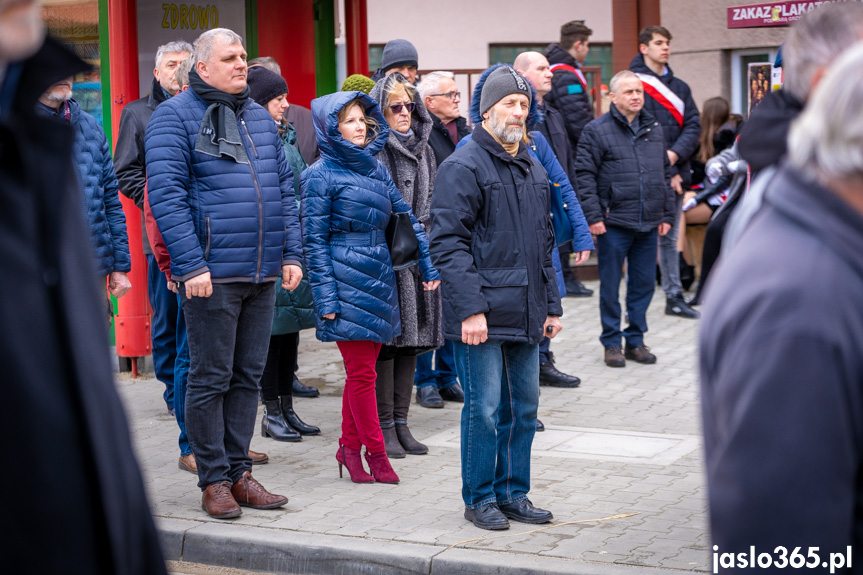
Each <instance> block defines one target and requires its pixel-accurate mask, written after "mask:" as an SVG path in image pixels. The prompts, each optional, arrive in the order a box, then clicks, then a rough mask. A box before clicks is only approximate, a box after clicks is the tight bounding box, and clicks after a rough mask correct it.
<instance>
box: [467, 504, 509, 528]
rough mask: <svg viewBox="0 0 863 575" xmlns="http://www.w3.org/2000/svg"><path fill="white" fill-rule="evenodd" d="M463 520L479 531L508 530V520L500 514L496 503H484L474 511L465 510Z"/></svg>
mask: <svg viewBox="0 0 863 575" xmlns="http://www.w3.org/2000/svg"><path fill="white" fill-rule="evenodd" d="M464 518H465V519H467V520H468V521H470V522H471V523H473V524H474V525H476V526H477V527H479V528H480V529H493V530H498V529H509V520H508V519H507V518H506V515H504V514H503V513H501V512H500V509H498V506H497V503H486V504H485V505H480V506H479V507H477V508H476V509H467V508H465V510H464Z"/></svg>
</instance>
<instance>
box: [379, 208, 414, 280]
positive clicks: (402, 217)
mask: <svg viewBox="0 0 863 575" xmlns="http://www.w3.org/2000/svg"><path fill="white" fill-rule="evenodd" d="M386 238H387V245H388V246H389V248H390V257H391V258H392V260H393V269H394V270H403V269H405V268H409V267H411V266H415V265H416V264H418V263H419V261H420V243H419V240H417V236H416V233H414V226H413V224H412V223H411V215H410V212H393V213H392V214H391V215H390V221H389V223H388V224H387V229H386Z"/></svg>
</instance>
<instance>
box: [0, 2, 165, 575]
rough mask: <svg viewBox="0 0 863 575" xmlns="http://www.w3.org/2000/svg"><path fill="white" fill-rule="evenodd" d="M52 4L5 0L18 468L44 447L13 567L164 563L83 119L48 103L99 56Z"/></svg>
mask: <svg viewBox="0 0 863 575" xmlns="http://www.w3.org/2000/svg"><path fill="white" fill-rule="evenodd" d="M40 11H41V2H38V1H31V2H20V1H10V0H0V205H2V209H0V293H3V294H6V295H7V297H3V298H0V366H2V372H3V403H2V407H0V437H2V438H3V440H2V442H0V453H2V457H3V460H4V461H6V462H9V463H8V464H7V466H6V468H7V469H12V468H14V467H15V466H17V463H15V462H20V461H22V459H23V456H24V455H30V456H28V457H26V464H24V465H23V466H22V469H21V473H20V476H21V483H23V484H25V485H26V490H25V491H22V492H19V493H17V494H16V495H14V496H10V497H7V498H6V500H5V502H4V511H5V512H6V513H7V514H8V516H9V517H10V519H13V520H14V523H15V526H14V528H9V529H7V530H6V531H4V535H3V548H4V549H6V550H7V551H8V552H7V553H5V554H4V558H3V569H4V571H6V572H9V573H42V574H48V575H55V574H57V575H59V574H65V573H69V572H70V571H74V572H78V573H90V574H95V575H102V574H104V575H108V574H117V573H124V574H127V575H137V574H141V575H145V574H146V575H159V574H164V573H166V569H165V563H164V560H163V557H162V551H161V547H160V541H159V536H158V534H157V532H156V526H155V524H154V522H153V517H152V515H151V510H150V508H149V505H148V503H147V495H146V492H145V491H144V482H143V480H142V478H141V471H140V468H139V466H138V462H137V460H136V457H135V455H134V450H133V448H132V441H131V437H130V435H129V427H128V422H127V420H126V416H125V414H124V409H123V405H122V403H121V401H120V397H119V395H118V392H117V387H116V386H115V384H114V380H113V377H112V375H111V365H110V362H109V352H108V333H107V329H106V324H105V315H104V309H105V308H104V306H103V305H101V304H100V301H99V296H98V289H99V288H98V287H97V284H96V280H95V278H96V267H95V265H94V262H93V255H92V249H91V245H90V241H89V237H88V235H89V234H88V231H87V224H86V223H85V221H84V218H83V217H78V214H81V213H82V209H83V207H82V198H81V189H80V186H79V185H78V176H77V174H76V171H77V170H76V166H75V164H74V163H73V160H72V149H73V146H74V139H75V135H74V128H73V127H72V126H70V125H68V124H66V123H65V122H58V121H56V119H52V118H46V117H44V116H41V115H38V114H37V113H36V110H35V106H36V100H37V98H38V97H39V96H40V95H41V94H43V93H44V92H45V91H46V89H47V88H48V87H49V86H50V85H52V84H53V83H55V82H57V81H59V80H61V79H63V78H68V77H69V76H72V75H74V74H78V73H79V72H84V71H85V70H87V69H88V66H87V64H85V63H84V62H82V61H81V60H80V59H78V58H77V57H76V56H75V55H74V54H73V53H72V52H71V51H69V50H68V49H66V48H65V47H63V46H61V45H60V44H59V43H58V42H56V41H55V40H53V39H51V38H45V36H44V27H43V24H42V19H41V18H40Z"/></svg>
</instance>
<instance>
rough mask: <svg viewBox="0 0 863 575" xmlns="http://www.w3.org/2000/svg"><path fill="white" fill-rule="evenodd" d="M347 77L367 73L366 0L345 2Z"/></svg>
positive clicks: (367, 34)
mask: <svg viewBox="0 0 863 575" xmlns="http://www.w3.org/2000/svg"><path fill="white" fill-rule="evenodd" d="M345 38H346V40H345V42H346V44H347V68H348V76H350V75H351V74H363V75H366V74H368V73H369V26H368V17H367V14H366V0H345Z"/></svg>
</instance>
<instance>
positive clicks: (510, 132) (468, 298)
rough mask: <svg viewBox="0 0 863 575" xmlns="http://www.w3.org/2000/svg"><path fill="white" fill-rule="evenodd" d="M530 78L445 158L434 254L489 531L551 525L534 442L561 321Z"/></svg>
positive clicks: (509, 77) (479, 519)
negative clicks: (543, 351)
mask: <svg viewBox="0 0 863 575" xmlns="http://www.w3.org/2000/svg"><path fill="white" fill-rule="evenodd" d="M531 99H532V93H531V88H530V84H529V83H528V82H527V80H525V79H524V78H523V77H522V76H521V75H520V74H519V73H518V72H516V71H515V70H513V69H512V68H510V67H509V66H501V67H499V68H497V69H496V70H494V71H493V72H492V73H491V74H489V75H488V77H487V78H486V80H485V83H484V85H483V88H482V94H481V97H480V114H481V115H482V118H483V121H482V124H480V126H479V127H477V129H476V130H475V131H474V133H473V139H472V140H471V141H470V142H469V143H467V144H466V145H464V146H463V147H462V148H460V149H458V150H456V151H455V152H454V153H453V154H452V155H451V156H450V157H449V158H447V160H446V161H445V162H444V163H443V164H441V167H440V169H439V170H438V177H437V181H436V182H435V191H434V194H433V195H432V212H431V254H432V261H433V262H434V264H435V266H436V267H437V268H438V269H439V270H440V273H441V276H443V288H444V291H443V300H444V336H445V337H446V338H447V339H451V340H453V342H454V347H455V358H456V369H457V371H458V375H459V379H460V380H461V382H462V385H463V386H464V391H465V403H464V409H463V410H462V419H461V447H462V453H461V458H462V499H463V500H464V504H465V512H464V517H465V519H467V520H468V521H471V522H472V523H473V524H474V525H476V526H477V527H480V528H482V529H507V528H509V520H510V519H511V520H513V521H520V522H524V523H545V522H547V521H550V520H551V519H552V513H551V512H550V511H547V510H544V509H539V508H537V507H534V505H533V503H531V501H530V500H529V499H528V497H527V496H528V492H529V491H530V450H531V445H532V443H533V437H534V434H535V432H536V410H537V406H538V403H539V342H540V340H541V339H542V337H543V335H546V336H548V337H549V338H554V336H556V335H557V334H558V333H559V332H560V330H561V329H562V325H561V323H560V319H559V316H560V315H562V314H563V308H562V307H561V305H560V293H559V292H558V286H557V285H556V283H555V282H554V276H555V272H554V267H553V265H552V261H551V254H552V251H553V249H554V234H552V233H549V228H550V226H551V220H550V218H549V210H550V196H549V181H548V174H547V173H546V172H545V169H544V168H543V167H542V165H541V164H540V163H539V161H538V160H536V159H535V158H533V157H532V156H531V155H530V153H529V152H528V151H527V144H526V142H525V141H524V139H525V138H526V135H527V134H526V132H527V130H526V124H527V117H528V112H529V110H530V103H531Z"/></svg>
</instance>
